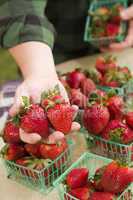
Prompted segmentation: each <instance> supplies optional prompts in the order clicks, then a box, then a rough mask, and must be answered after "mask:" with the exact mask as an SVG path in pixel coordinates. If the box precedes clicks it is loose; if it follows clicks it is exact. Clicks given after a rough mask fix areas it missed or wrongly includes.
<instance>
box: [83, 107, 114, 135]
mask: <svg viewBox="0 0 133 200" xmlns="http://www.w3.org/2000/svg"><path fill="white" fill-rule="evenodd" d="M109 118H110V114H109V111H108V108H107V107H105V106H103V105H101V104H94V105H92V106H91V107H90V108H87V109H85V111H84V114H83V124H84V126H85V128H86V129H87V130H88V131H89V132H90V133H92V134H96V135H98V134H100V133H101V132H102V131H103V129H104V128H105V127H106V126H107V124H108V122H109Z"/></svg>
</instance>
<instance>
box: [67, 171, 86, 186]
mask: <svg viewBox="0 0 133 200" xmlns="http://www.w3.org/2000/svg"><path fill="white" fill-rule="evenodd" d="M88 175H89V171H88V169H87V168H75V169H72V170H71V171H70V172H69V174H68V175H67V177H66V184H67V186H68V187H69V188H71V189H76V188H79V187H83V186H85V185H87V182H88Z"/></svg>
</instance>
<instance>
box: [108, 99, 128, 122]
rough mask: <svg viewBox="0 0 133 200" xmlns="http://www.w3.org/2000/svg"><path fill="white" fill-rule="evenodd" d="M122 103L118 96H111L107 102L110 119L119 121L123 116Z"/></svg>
mask: <svg viewBox="0 0 133 200" xmlns="http://www.w3.org/2000/svg"><path fill="white" fill-rule="evenodd" d="M123 108H124V101H123V98H122V97H120V96H113V97H111V98H109V100H108V109H109V111H110V114H111V119H121V118H122V116H123Z"/></svg>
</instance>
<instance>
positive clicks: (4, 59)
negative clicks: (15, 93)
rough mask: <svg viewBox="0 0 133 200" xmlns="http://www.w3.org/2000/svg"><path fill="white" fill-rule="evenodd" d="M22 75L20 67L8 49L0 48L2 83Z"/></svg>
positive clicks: (0, 80)
mask: <svg viewBox="0 0 133 200" xmlns="http://www.w3.org/2000/svg"><path fill="white" fill-rule="evenodd" d="M19 77H20V75H19V73H18V68H17V65H16V63H15V62H14V60H13V58H12V57H11V56H10V54H9V53H8V51H6V50H0V84H2V83H4V82H5V81H7V80H14V79H18V78H19Z"/></svg>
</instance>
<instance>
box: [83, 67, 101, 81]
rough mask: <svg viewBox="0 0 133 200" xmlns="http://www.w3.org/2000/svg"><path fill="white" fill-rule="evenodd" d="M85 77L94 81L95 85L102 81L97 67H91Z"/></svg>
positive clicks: (86, 71)
mask: <svg viewBox="0 0 133 200" xmlns="http://www.w3.org/2000/svg"><path fill="white" fill-rule="evenodd" d="M84 73H85V75H86V76H87V77H88V78H90V79H92V80H93V81H94V82H95V83H99V82H100V81H101V80H102V74H101V72H99V71H98V70H97V69H96V68H95V67H90V68H88V69H86V70H85V72H84Z"/></svg>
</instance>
